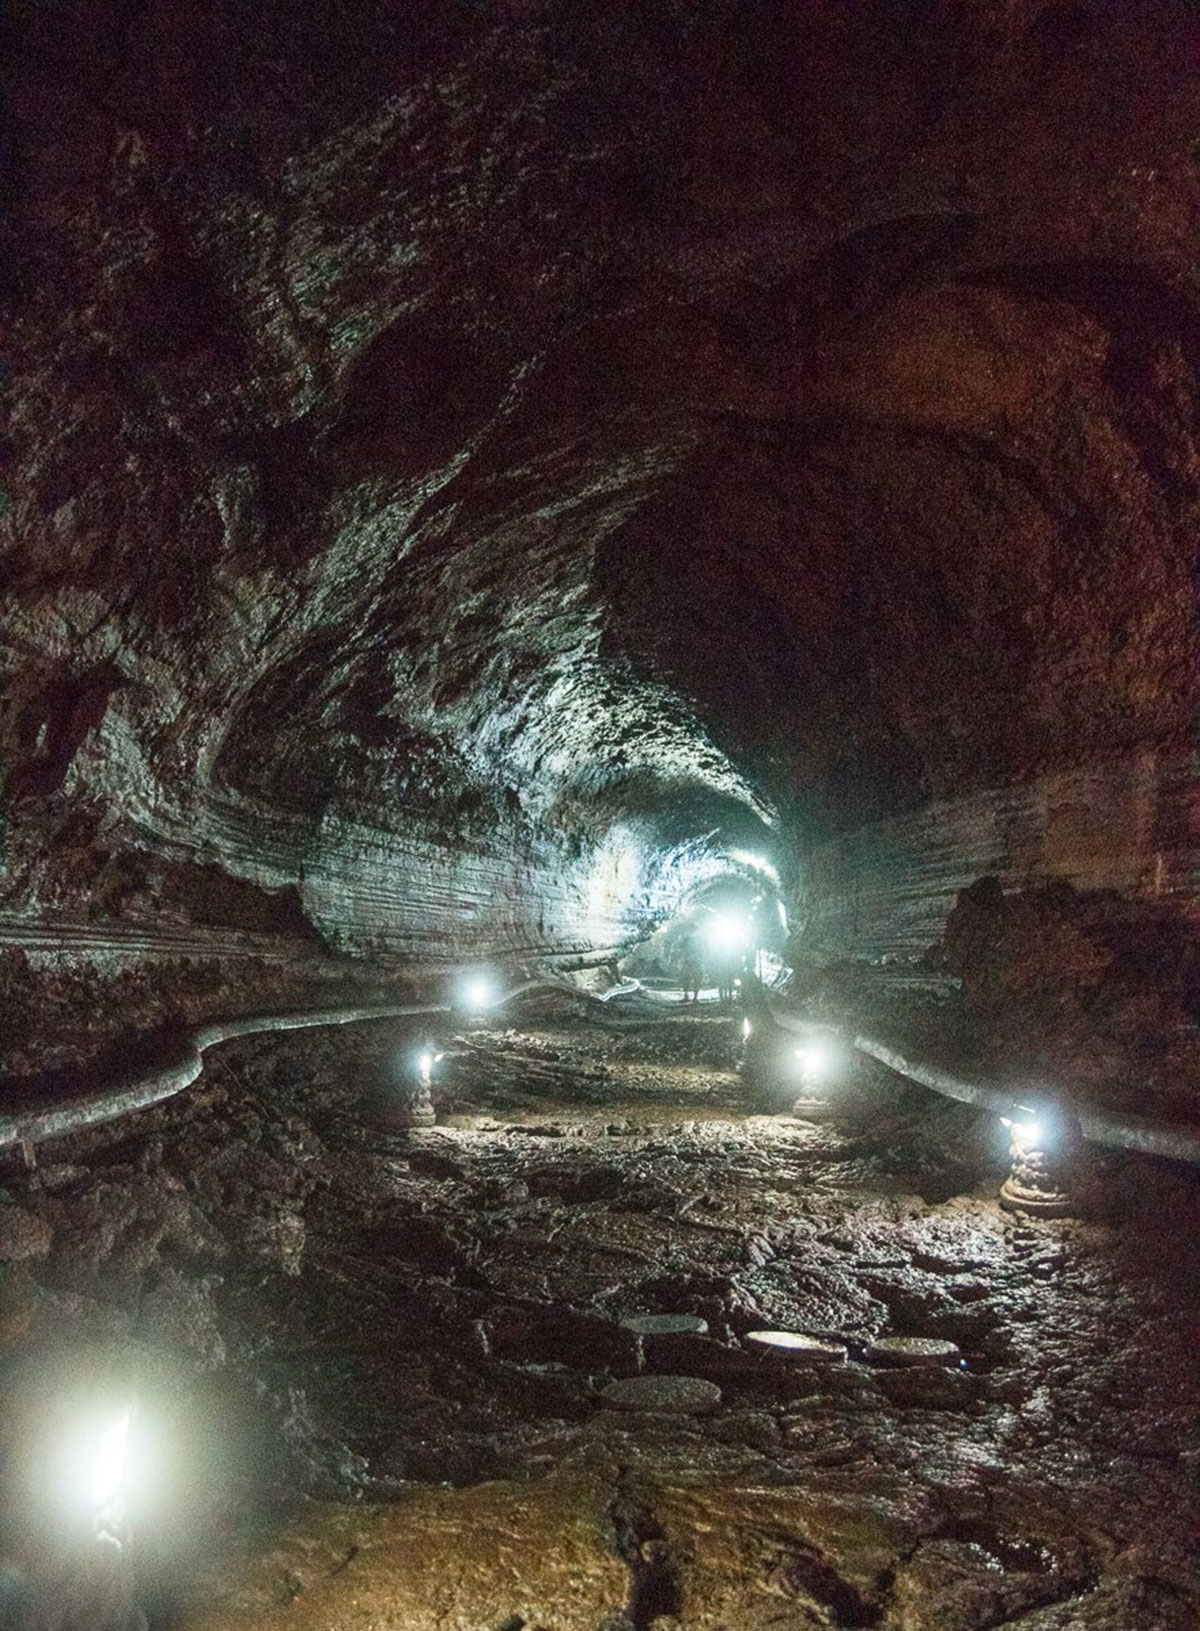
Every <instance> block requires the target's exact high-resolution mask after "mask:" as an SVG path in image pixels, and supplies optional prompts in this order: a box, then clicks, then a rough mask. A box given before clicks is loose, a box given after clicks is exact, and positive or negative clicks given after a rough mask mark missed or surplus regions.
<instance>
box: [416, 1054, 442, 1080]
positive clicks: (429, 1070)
mask: <svg viewBox="0 0 1200 1631" xmlns="http://www.w3.org/2000/svg"><path fill="white" fill-rule="evenodd" d="M441 1057H442V1056H441V1054H440V1053H434V1051H433V1049H432V1048H426V1049H424V1051H423V1052H421V1053H419V1054H418V1055H417V1075H418V1076H419V1077H420V1078H421V1082H422V1084H423V1086H425V1087H428V1086H429V1084H430V1083H431V1082H432V1081H433V1067H434V1065H436V1064H437V1062H438V1060H439V1059H440V1058H441Z"/></svg>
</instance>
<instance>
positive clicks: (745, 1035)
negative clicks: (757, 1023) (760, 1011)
mask: <svg viewBox="0 0 1200 1631" xmlns="http://www.w3.org/2000/svg"><path fill="white" fill-rule="evenodd" d="M753 1029H754V1027H753V1026H752V1025H751V1023H750V1021H749V1020H748V1019H744V1020H743V1021H742V1040H743V1041H749V1039H750V1033H751V1031H752V1030H753Z"/></svg>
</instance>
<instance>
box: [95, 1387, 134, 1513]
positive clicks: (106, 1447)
mask: <svg viewBox="0 0 1200 1631" xmlns="http://www.w3.org/2000/svg"><path fill="white" fill-rule="evenodd" d="M132 1425H133V1411H132V1410H126V1411H123V1412H122V1414H121V1415H120V1416H118V1417H117V1419H116V1421H114V1422H112V1423H110V1425H109V1426H108V1427H106V1428H105V1429H104V1431H103V1432H102V1433H101V1434H100V1438H99V1442H98V1443H97V1445H96V1448H95V1461H94V1463H93V1466H92V1475H91V1482H92V1491H91V1493H92V1505H93V1507H94V1508H95V1511H96V1514H97V1516H100V1515H103V1514H104V1513H107V1512H109V1511H111V1510H112V1508H113V1507H116V1506H120V1505H122V1504H123V1502H124V1498H125V1494H126V1483H127V1480H128V1475H129V1430H130V1428H131V1426H132Z"/></svg>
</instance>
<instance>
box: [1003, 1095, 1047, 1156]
mask: <svg viewBox="0 0 1200 1631" xmlns="http://www.w3.org/2000/svg"><path fill="white" fill-rule="evenodd" d="M1014 1108H1015V1109H1016V1110H1017V1111H1018V1112H1019V1114H1018V1115H1016V1116H1001V1117H1000V1125H1001V1126H1002V1127H1007V1128H1008V1130H1009V1132H1010V1133H1011V1134H1012V1140H1013V1143H1014V1144H1016V1145H1017V1147H1018V1148H1019V1149H1021V1150H1025V1151H1028V1150H1044V1149H1045V1147H1046V1126H1045V1123H1044V1122H1042V1121H1041V1120H1039V1118H1038V1114H1037V1111H1036V1110H1032V1109H1030V1107H1029V1106H1028V1105H1027V1104H1018V1105H1016V1106H1015V1107H1014Z"/></svg>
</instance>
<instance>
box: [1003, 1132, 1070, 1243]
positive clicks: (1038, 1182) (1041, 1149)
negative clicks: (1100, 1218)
mask: <svg viewBox="0 0 1200 1631" xmlns="http://www.w3.org/2000/svg"><path fill="white" fill-rule="evenodd" d="M1014 1108H1015V1109H1016V1110H1017V1112H1018V1114H1017V1115H1014V1116H1001V1118H1000V1122H1001V1125H1002V1126H1004V1127H1007V1128H1008V1133H1009V1146H1008V1158H1009V1163H1010V1166H1009V1174H1008V1177H1007V1178H1006V1179H1005V1180H1004V1182H1003V1184H1001V1186H1000V1205H1001V1206H1002V1207H1003V1208H1004V1209H1005V1211H1006V1212H1021V1213H1025V1214H1026V1215H1028V1216H1030V1217H1044V1218H1062V1217H1067V1216H1069V1215H1070V1213H1071V1212H1073V1211H1074V1202H1073V1201H1072V1199H1071V1195H1070V1192H1069V1188H1068V1182H1067V1179H1068V1173H1069V1168H1070V1165H1071V1162H1072V1159H1073V1157H1074V1155H1075V1152H1076V1148H1077V1146H1078V1143H1079V1138H1080V1130H1079V1123H1078V1121H1077V1120H1076V1118H1075V1117H1074V1116H1072V1115H1070V1114H1067V1113H1064V1112H1062V1111H1055V1110H1051V1111H1050V1112H1049V1113H1048V1114H1046V1115H1039V1114H1037V1112H1035V1111H1034V1110H1031V1109H1030V1108H1029V1107H1028V1106H1027V1105H1023V1104H1021V1105H1016V1106H1015V1107H1014Z"/></svg>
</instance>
